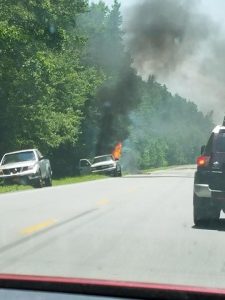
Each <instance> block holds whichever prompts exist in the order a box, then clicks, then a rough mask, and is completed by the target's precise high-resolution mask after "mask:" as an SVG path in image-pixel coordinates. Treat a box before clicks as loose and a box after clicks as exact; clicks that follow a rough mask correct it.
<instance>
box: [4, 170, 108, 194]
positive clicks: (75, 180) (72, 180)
mask: <svg viewBox="0 0 225 300" xmlns="http://www.w3.org/2000/svg"><path fill="white" fill-rule="evenodd" d="M104 178H107V176H104V175H84V176H75V177H66V178H60V179H53V180H52V185H53V186H59V185H66V184H73V183H80V182H85V181H92V180H99V179H104ZM31 189H34V188H33V187H32V186H30V185H18V184H17V185H16V184H13V185H4V184H3V183H0V194H1V193H8V192H17V191H25V190H31Z"/></svg>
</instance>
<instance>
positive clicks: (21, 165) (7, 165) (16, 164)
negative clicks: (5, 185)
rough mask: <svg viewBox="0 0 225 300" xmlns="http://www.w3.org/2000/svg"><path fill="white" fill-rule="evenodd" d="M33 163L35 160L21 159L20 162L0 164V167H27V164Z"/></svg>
mask: <svg viewBox="0 0 225 300" xmlns="http://www.w3.org/2000/svg"><path fill="white" fill-rule="evenodd" d="M35 163H36V161H35V160H29V161H22V162H17V163H10V164H6V165H1V166H0V169H2V170H5V169H13V168H23V167H29V166H32V165H34V164H35Z"/></svg>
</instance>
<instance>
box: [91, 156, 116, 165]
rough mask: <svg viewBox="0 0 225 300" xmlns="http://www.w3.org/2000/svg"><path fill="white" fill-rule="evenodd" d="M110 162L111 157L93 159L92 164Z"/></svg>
mask: <svg viewBox="0 0 225 300" xmlns="http://www.w3.org/2000/svg"><path fill="white" fill-rule="evenodd" d="M110 160H112V156H111V155H105V156H100V157H95V158H94V160H93V164H96V163H99V162H104V161H110Z"/></svg>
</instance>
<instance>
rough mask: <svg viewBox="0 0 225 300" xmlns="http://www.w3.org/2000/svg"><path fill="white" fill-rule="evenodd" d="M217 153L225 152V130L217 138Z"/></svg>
mask: <svg viewBox="0 0 225 300" xmlns="http://www.w3.org/2000/svg"><path fill="white" fill-rule="evenodd" d="M215 150H216V152H225V130H223V131H222V130H221V131H220V132H219V134H218V136H217V138H216V143H215Z"/></svg>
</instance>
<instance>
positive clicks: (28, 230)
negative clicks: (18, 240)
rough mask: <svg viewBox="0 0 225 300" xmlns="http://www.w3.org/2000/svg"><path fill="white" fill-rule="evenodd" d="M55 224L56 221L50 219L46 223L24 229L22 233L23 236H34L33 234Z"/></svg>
mask: <svg viewBox="0 0 225 300" xmlns="http://www.w3.org/2000/svg"><path fill="white" fill-rule="evenodd" d="M55 223H56V220H54V219H49V220H46V221H44V222H41V223H39V224H35V225H32V226H29V227H26V228H24V229H22V230H21V232H20V233H21V234H32V233H35V232H37V231H40V230H42V229H44V228H46V227H49V226H52V225H53V224H55Z"/></svg>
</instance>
